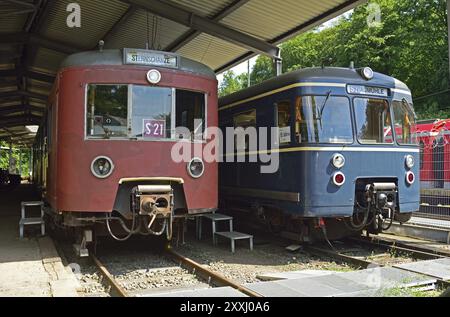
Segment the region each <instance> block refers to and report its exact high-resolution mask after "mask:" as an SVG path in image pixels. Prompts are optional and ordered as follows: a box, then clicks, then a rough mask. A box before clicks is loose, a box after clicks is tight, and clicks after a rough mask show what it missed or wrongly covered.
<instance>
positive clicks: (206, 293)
mask: <svg viewBox="0 0 450 317" xmlns="http://www.w3.org/2000/svg"><path fill="white" fill-rule="evenodd" d="M137 297H248V296H247V295H245V294H243V293H241V292H239V291H238V290H235V289H234V288H232V287H215V288H202V289H192V290H183V291H173V292H164V293H156V294H155V293H154V294H141V295H137Z"/></svg>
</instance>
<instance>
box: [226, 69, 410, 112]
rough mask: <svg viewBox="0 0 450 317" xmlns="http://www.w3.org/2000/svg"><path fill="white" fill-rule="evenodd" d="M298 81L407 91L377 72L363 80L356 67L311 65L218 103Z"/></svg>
mask: <svg viewBox="0 0 450 317" xmlns="http://www.w3.org/2000/svg"><path fill="white" fill-rule="evenodd" d="M299 82H314V83H316V82H319V83H320V82H323V83H339V84H341V83H343V84H360V85H368V86H382V87H387V88H398V89H403V90H408V91H409V88H408V87H407V86H406V85H405V84H404V83H403V82H401V81H399V80H397V79H395V78H393V77H390V76H387V75H383V74H380V73H377V72H374V77H373V79H371V80H365V79H364V78H362V77H361V75H360V74H359V72H358V70H357V69H351V68H341V67H324V68H322V67H311V68H304V69H300V70H296V71H293V72H290V73H286V74H283V75H281V76H278V77H274V78H272V79H269V80H267V81H265V82H262V83H260V84H258V85H255V86H252V87H250V88H246V89H243V90H241V91H238V92H236V93H233V94H231V95H228V96H225V97H222V98H220V100H219V105H220V106H224V105H228V104H231V103H234V102H236V101H239V100H243V99H247V98H251V97H254V96H257V95H260V94H263V93H265V92H269V91H272V90H276V89H279V88H282V87H286V86H289V85H292V84H295V83H299Z"/></svg>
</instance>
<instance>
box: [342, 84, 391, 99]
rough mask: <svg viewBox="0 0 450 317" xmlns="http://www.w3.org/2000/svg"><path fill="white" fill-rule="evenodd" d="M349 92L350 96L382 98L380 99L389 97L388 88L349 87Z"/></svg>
mask: <svg viewBox="0 0 450 317" xmlns="http://www.w3.org/2000/svg"><path fill="white" fill-rule="evenodd" d="M347 92H348V93H349V94H356V95H371V96H380V97H387V96H388V89H387V88H381V87H369V86H362V85H348V86H347Z"/></svg>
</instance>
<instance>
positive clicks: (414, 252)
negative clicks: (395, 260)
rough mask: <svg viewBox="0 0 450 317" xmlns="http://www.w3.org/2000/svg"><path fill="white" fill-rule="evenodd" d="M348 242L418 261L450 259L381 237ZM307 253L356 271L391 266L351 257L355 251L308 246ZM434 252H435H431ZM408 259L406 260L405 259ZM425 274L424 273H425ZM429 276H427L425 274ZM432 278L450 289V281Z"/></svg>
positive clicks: (444, 287)
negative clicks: (347, 265) (348, 266)
mask: <svg viewBox="0 0 450 317" xmlns="http://www.w3.org/2000/svg"><path fill="white" fill-rule="evenodd" d="M347 241H349V242H352V243H355V244H357V245H360V246H362V247H365V248H370V249H371V250H374V249H383V250H385V251H386V254H391V255H392V254H397V255H399V254H404V255H405V256H406V257H407V258H412V259H418V260H434V259H441V258H450V253H449V252H445V251H439V250H431V249H429V248H426V247H421V246H411V245H409V244H404V243H400V242H398V241H396V240H387V239H385V238H379V237H371V238H367V237H366V238H364V237H361V238H348V239H347ZM305 250H306V251H308V252H310V253H312V254H315V255H319V256H327V257H330V258H333V259H335V260H338V261H342V262H345V263H348V264H349V265H351V266H353V267H354V268H356V269H366V268H375V267H384V266H389V265H387V264H384V263H380V262H378V261H376V260H371V259H367V258H363V257H359V256H354V255H349V254H348V253H351V251H353V249H349V250H346V249H343V250H342V249H341V250H337V249H330V248H329V247H328V248H327V247H317V246H307V247H306V248H305ZM349 251H350V252H349ZM430 251H434V252H430ZM405 259H406V258H405ZM401 269H402V270H405V271H409V272H412V273H414V271H412V270H408V269H406V268H401ZM423 274H424V273H423ZM425 275H427V274H425ZM429 276H430V277H434V278H437V284H438V286H439V287H440V288H442V289H447V288H449V287H450V281H447V280H442V279H440V278H438V277H436V276H433V275H429Z"/></svg>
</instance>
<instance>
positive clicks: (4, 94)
mask: <svg viewBox="0 0 450 317" xmlns="http://www.w3.org/2000/svg"><path fill="white" fill-rule="evenodd" d="M16 96H25V97H29V98H34V99H39V100H43V101H47V100H48V96H46V95H42V94H38V93H35V92H30V91H23V90H16V91H8V92H0V99H3V98H5V99H7V98H11V97H16Z"/></svg>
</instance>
